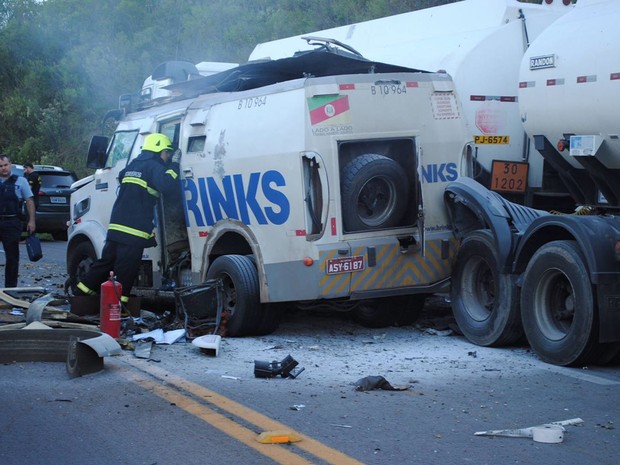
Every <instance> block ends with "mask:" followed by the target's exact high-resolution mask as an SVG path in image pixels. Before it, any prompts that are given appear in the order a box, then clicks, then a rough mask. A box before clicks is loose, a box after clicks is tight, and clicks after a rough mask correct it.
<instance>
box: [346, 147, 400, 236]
mask: <svg viewBox="0 0 620 465" xmlns="http://www.w3.org/2000/svg"><path fill="white" fill-rule="evenodd" d="M340 179H341V180H340V190H341V195H342V219H343V223H344V229H345V231H366V230H371V229H383V228H391V227H394V226H398V225H399V223H400V222H401V220H402V218H403V216H404V214H405V212H406V210H407V204H408V203H409V180H408V178H407V174H406V173H405V171H404V169H403V167H402V166H400V165H399V164H398V162H396V161H395V160H392V159H391V158H388V157H385V156H383V155H378V154H374V153H367V154H364V155H360V156H358V157H356V158H354V159H353V160H351V161H350V162H349V163H347V164H346V165H345V167H344V168H343V170H342V173H341V178H340Z"/></svg>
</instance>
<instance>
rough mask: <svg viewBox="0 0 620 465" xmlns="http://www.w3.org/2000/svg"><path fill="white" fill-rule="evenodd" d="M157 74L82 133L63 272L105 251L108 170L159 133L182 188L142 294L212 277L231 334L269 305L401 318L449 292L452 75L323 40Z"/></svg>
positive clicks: (75, 271)
mask: <svg viewBox="0 0 620 465" xmlns="http://www.w3.org/2000/svg"><path fill="white" fill-rule="evenodd" d="M164 68H168V72H163V71H162V70H161V69H160V71H159V72H158V74H157V76H159V77H160V78H161V80H162V81H164V83H165V84H168V85H167V86H166V88H165V89H164V90H165V91H166V92H165V93H163V92H160V91H159V90H157V92H154V91H151V92H149V93H148V94H147V96H148V95H153V94H154V93H155V94H156V95H160V97H159V98H157V99H150V100H149V99H147V98H145V96H144V93H142V94H141V95H140V97H139V98H131V96H129V97H126V98H123V99H122V101H123V102H126V104H127V105H128V106H126V107H124V108H122V109H120V110H115V111H112V112H110V114H109V115H108V116H107V117H106V120H109V119H110V118H116V119H118V125H117V126H116V130H115V132H114V135H113V136H112V138H111V139H108V138H107V137H103V136H96V137H95V138H94V139H93V141H92V143H91V148H90V151H89V160H88V163H89V166H91V167H93V168H96V172H95V174H94V175H93V176H92V177H91V178H89V179H88V180H85V181H82V182H81V183H80V184H81V187H80V188H79V189H78V190H77V191H76V192H75V194H74V195H73V197H72V221H71V225H70V227H69V236H70V237H69V243H68V249H67V250H68V252H67V254H68V257H67V258H68V260H67V262H68V269H69V274H70V275H71V276H72V277H73V278H76V279H79V276H80V275H81V273H83V271H84V270H85V269H86V268H87V267H88V264H89V263H90V262H91V261H92V260H93V259H94V258H96V257H98V256H100V254H101V250H102V248H103V244H104V239H105V235H106V228H107V225H108V219H109V216H110V210H111V206H112V203H113V202H114V199H115V197H116V192H117V190H118V186H119V183H118V179H117V177H118V173H119V172H120V170H121V169H123V168H124V167H125V166H126V165H127V163H128V162H129V161H130V160H132V159H133V158H135V157H136V156H137V155H138V154H139V153H140V148H141V145H142V142H143V140H144V137H145V136H146V135H147V134H149V133H154V132H162V133H165V134H167V135H168V136H169V137H170V139H171V140H172V141H173V143H174V144H175V145H176V146H178V147H179V148H180V149H181V151H182V153H183V156H182V159H181V176H180V177H181V179H182V182H181V184H180V185H179V196H178V197H174V198H170V197H169V198H165V199H163V202H162V203H161V206H160V207H161V208H159V210H158V215H157V221H158V223H157V228H156V238H157V242H158V246H157V247H156V248H151V249H147V250H146V251H145V255H144V257H143V262H142V267H141V273H140V277H139V280H138V281H139V282H138V283H137V287H136V292H138V293H141V294H142V295H143V296H149V295H150V296H152V297H161V296H164V295H165V291H164V290H162V289H169V290H170V289H172V288H173V286H174V287H177V288H178V287H187V286H193V285H199V284H201V283H203V282H205V281H206V280H209V279H212V278H222V282H223V285H224V291H225V299H224V300H225V315H226V317H227V321H226V331H227V334H228V335H230V336H241V335H250V334H259V333H265V332H269V331H272V330H273V328H274V327H275V325H276V324H277V320H278V307H279V306H278V305H277V304H279V303H295V304H296V305H299V306H303V307H312V306H316V307H320V306H326V307H330V308H335V309H338V310H346V311H353V312H354V314H355V315H356V317H357V318H358V319H359V320H360V321H362V322H364V323H365V324H369V325H385V324H392V323H396V322H398V323H405V322H410V321H413V320H414V319H415V317H416V315H417V312H418V311H419V310H420V309H421V307H422V306H423V303H424V297H425V296H426V295H427V294H429V293H432V292H436V291H440V290H446V289H447V285H448V282H449V276H450V272H451V265H452V261H453V258H454V255H455V253H456V246H457V243H456V239H455V238H454V237H453V235H452V231H451V229H450V226H449V223H448V212H447V210H446V209H445V208H443V194H444V190H445V187H446V186H447V185H448V183H449V182H450V181H454V180H456V179H457V178H458V177H459V176H461V175H462V174H466V173H465V172H466V170H467V169H468V159H467V157H468V155H469V152H468V150H467V133H466V130H465V124H464V120H463V118H462V111H461V108H460V105H459V102H458V99H457V96H456V94H455V92H454V86H453V83H452V80H451V79H450V77H449V76H448V75H447V74H445V73H428V72H423V71H416V70H413V69H408V68H403V67H400V66H393V65H385V64H382V63H378V62H372V61H368V60H365V59H363V58H361V57H359V56H357V55H355V54H351V53H350V52H347V51H346V50H334V49H333V48H332V47H331V46H330V47H329V49H322V50H318V51H310V52H306V53H301V54H299V55H298V56H294V57H290V58H285V59H281V60H274V61H268V62H257V63H249V64H246V65H242V66H239V67H236V68H233V69H230V70H228V71H224V72H221V73H218V74H214V75H212V76H207V77H197V76H196V75H195V73H193V72H190V73H188V72H185V73H184V72H179V69H178V68H182V69H184V70H187V69H189V67H188V65H187V64H179V63H176V64H175V63H172V64H169V65H167V66H166V67H164ZM170 76H194V77H192V78H190V79H181V80H180V81H179V82H176V83H170ZM154 81H156V80H155V79H154V78H153V77H151V78H150V79H149V80H148V83H149V85H152V83H153V82H154ZM131 105H137V108H132V106H131ZM108 122H109V121H106V124H108ZM395 270H396V271H395Z"/></svg>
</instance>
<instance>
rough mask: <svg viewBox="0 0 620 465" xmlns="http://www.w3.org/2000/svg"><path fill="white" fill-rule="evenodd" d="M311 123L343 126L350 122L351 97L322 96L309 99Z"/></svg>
mask: <svg viewBox="0 0 620 465" xmlns="http://www.w3.org/2000/svg"><path fill="white" fill-rule="evenodd" d="M308 109H309V110H310V123H311V124H312V126H314V125H315V124H320V123H326V122H327V123H328V124H343V123H348V122H349V97H348V96H347V95H320V96H318V97H310V98H309V99H308Z"/></svg>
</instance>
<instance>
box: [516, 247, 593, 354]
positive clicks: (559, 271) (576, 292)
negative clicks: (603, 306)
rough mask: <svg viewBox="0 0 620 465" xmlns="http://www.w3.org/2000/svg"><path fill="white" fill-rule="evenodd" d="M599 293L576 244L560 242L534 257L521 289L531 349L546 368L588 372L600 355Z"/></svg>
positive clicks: (524, 321) (524, 317) (526, 271)
mask: <svg viewBox="0 0 620 465" xmlns="http://www.w3.org/2000/svg"><path fill="white" fill-rule="evenodd" d="M594 305H595V304H594V293H593V292H592V285H591V284H590V277H589V273H588V268H587V266H586V263H585V260H584V259H583V256H582V255H581V252H580V251H579V248H578V247H577V244H576V243H575V242H574V241H554V242H549V243H548V244H545V245H544V246H542V247H541V248H540V249H539V250H538V251H537V252H536V253H535V254H534V256H533V257H532V259H531V260H530V262H529V264H528V265H527V268H526V270H525V275H524V279H523V286H522V289H521V318H522V320H523V328H524V330H525V335H526V336H527V340H528V342H529V343H530V346H531V347H532V349H533V350H534V352H536V354H537V355H538V356H539V357H540V358H541V359H542V360H544V361H545V362H548V363H553V364H554V365H561V366H582V365H585V364H588V363H590V362H596V360H594V359H595V358H596V357H597V355H598V354H599V347H598V340H597V334H598V322H597V318H596V314H595V311H594V309H595V307H594Z"/></svg>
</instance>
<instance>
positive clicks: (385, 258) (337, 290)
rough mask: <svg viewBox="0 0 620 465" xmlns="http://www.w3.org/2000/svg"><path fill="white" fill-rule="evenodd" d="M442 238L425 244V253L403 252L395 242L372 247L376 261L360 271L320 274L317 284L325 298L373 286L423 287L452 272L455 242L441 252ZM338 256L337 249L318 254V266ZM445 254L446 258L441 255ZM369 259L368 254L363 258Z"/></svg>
mask: <svg viewBox="0 0 620 465" xmlns="http://www.w3.org/2000/svg"><path fill="white" fill-rule="evenodd" d="M443 242H445V241H442V240H440V239H438V240H430V241H427V243H426V256H422V255H421V252H419V251H416V252H411V253H408V254H402V253H401V252H400V247H399V246H398V244H396V245H394V244H383V245H380V246H377V247H375V256H376V263H375V264H374V266H367V267H366V268H365V269H363V270H362V271H359V272H353V273H343V274H339V275H327V274H325V275H324V276H322V278H321V280H320V283H319V286H320V293H321V296H322V297H324V298H329V297H335V296H342V295H346V294H347V289H348V292H349V293H351V292H360V291H369V290H374V289H391V288H401V287H415V286H424V285H429V284H432V283H436V282H439V281H441V280H442V279H445V278H446V277H448V276H449V275H450V273H451V271H452V266H451V265H452V261H453V258H454V256H455V254H456V250H457V246H458V242H457V241H456V240H455V239H451V240H450V241H449V242H447V246H448V253H447V255H446V254H445V250H444V252H443V253H442V248H444V249H445V247H446V246H445V245H444V246H442V243H443ZM351 255H352V256H360V255H363V256H366V255H367V246H361V247H354V248H353V249H352V250H351ZM335 256H337V254H336V251H330V252H329V253H322V254H321V259H320V260H321V266H322V267H323V269H327V268H325V267H326V266H327V261H328V260H329V259H331V258H333V257H335ZM444 257H445V258H444ZM365 258H366V261H368V257H365Z"/></svg>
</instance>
